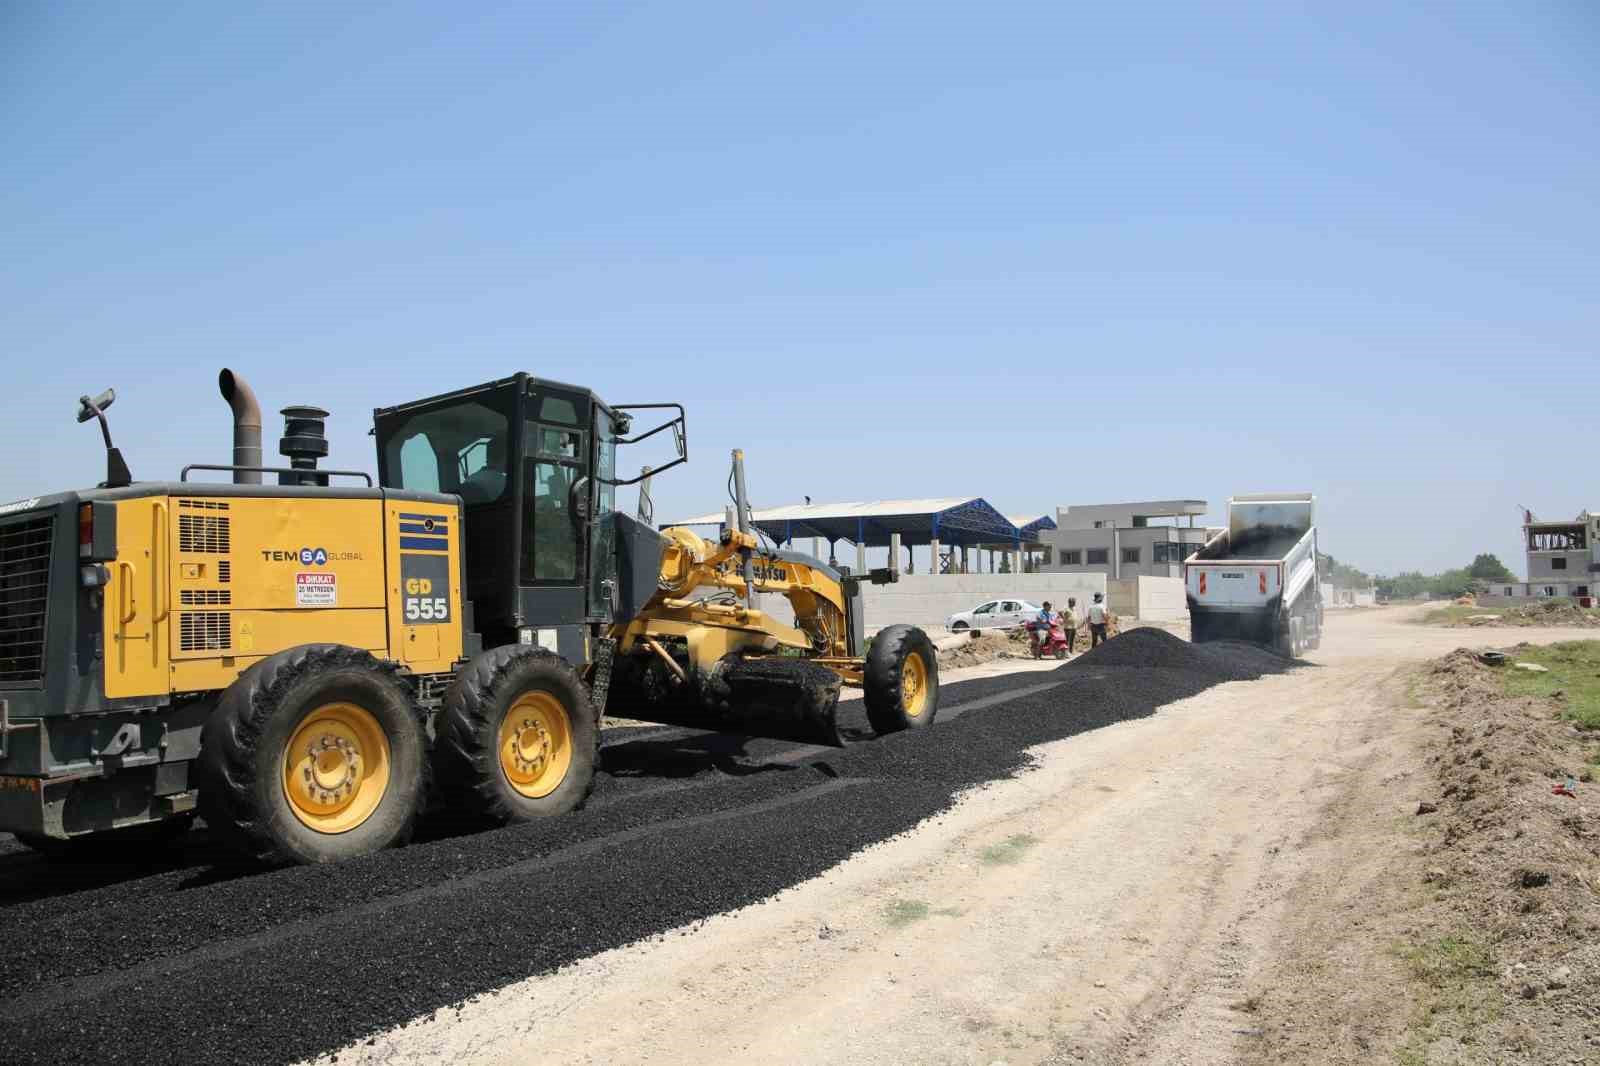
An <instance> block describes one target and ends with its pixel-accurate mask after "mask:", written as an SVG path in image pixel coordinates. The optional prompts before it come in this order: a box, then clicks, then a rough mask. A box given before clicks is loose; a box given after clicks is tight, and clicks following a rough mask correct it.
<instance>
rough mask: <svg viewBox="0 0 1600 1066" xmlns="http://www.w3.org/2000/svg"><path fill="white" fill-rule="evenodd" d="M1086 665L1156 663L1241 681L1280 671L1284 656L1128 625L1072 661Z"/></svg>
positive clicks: (1216, 678) (1250, 646)
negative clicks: (1193, 639) (1199, 642)
mask: <svg viewBox="0 0 1600 1066" xmlns="http://www.w3.org/2000/svg"><path fill="white" fill-rule="evenodd" d="M1072 665H1073V666H1074V667H1076V668H1080V669H1082V668H1087V667H1110V666H1130V667H1159V668H1163V669H1168V670H1181V671H1186V672H1189V673H1193V674H1195V675H1197V676H1200V677H1204V678H1206V679H1208V680H1209V681H1212V682H1218V681H1245V680H1249V679H1251V678H1257V677H1260V676H1261V675H1262V674H1275V673H1280V672H1281V671H1283V670H1284V669H1286V668H1287V667H1288V665H1289V663H1288V660H1286V659H1284V658H1283V657H1282V656H1280V655H1278V654H1276V653H1275V652H1271V651H1268V650H1267V649H1265V648H1262V647H1259V646H1257V645H1255V644H1246V643H1243V642H1240V641H1232V640H1219V641H1213V642H1210V643H1206V644H1190V643H1189V642H1188V641H1186V640H1183V639H1181V638H1179V637H1175V636H1173V635H1172V634H1171V633H1168V632H1167V631H1166V630H1164V629H1155V628H1151V627H1141V628H1139V629H1130V630H1128V631H1127V632H1126V633H1123V634H1122V635H1121V636H1119V637H1117V638H1115V639H1114V640H1108V641H1106V642H1105V643H1104V644H1102V645H1100V646H1099V647H1098V648H1095V649H1094V650H1093V651H1090V652H1088V653H1087V654H1085V655H1083V656H1082V657H1081V658H1079V659H1078V660H1077V661H1076V662H1075V663H1073V664H1072Z"/></svg>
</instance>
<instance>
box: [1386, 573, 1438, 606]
mask: <svg viewBox="0 0 1600 1066" xmlns="http://www.w3.org/2000/svg"><path fill="white" fill-rule="evenodd" d="M1432 581H1433V579H1432V578H1430V577H1428V576H1427V575H1426V574H1424V573H1422V572H1421V571H1420V570H1406V571H1404V572H1402V573H1398V574H1395V575H1394V576H1393V577H1379V578H1378V595H1380V596H1382V597H1383V598H1384V599H1388V600H1413V599H1418V598H1420V597H1422V596H1426V595H1427V594H1428V593H1429V592H1430V591H1431V589H1430V588H1429V585H1430V584H1431V582H1432Z"/></svg>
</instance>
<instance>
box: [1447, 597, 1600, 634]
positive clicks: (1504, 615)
mask: <svg viewBox="0 0 1600 1066" xmlns="http://www.w3.org/2000/svg"><path fill="white" fill-rule="evenodd" d="M1419 621H1421V622H1422V623H1423V624H1424V625H1430V626H1455V627H1460V628H1467V629H1483V628H1488V629H1499V628H1524V627H1528V626H1578V627H1583V628H1593V627H1600V608H1595V607H1579V606H1578V605H1577V604H1575V603H1573V602H1572V601H1571V600H1560V599H1557V600H1542V601H1540V602H1538V603H1530V604H1526V605H1524V606H1521V607H1478V606H1475V605H1468V606H1455V607H1440V608H1437V609H1435V610H1432V611H1428V612H1427V613H1426V614H1424V615H1422V616H1421V618H1420V619H1419Z"/></svg>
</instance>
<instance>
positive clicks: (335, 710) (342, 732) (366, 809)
mask: <svg viewBox="0 0 1600 1066" xmlns="http://www.w3.org/2000/svg"><path fill="white" fill-rule="evenodd" d="M389 773H390V768H389V738H388V737H386V736H384V735H383V727H382V726H380V725H379V724H378V720H377V719H376V718H374V717H373V716H372V713H371V712H370V711H368V710H366V709H365V708H363V707H357V706H356V705H355V704H353V703H328V704H324V705H323V706H321V707H318V708H317V709H316V710H314V711H312V712H311V713H310V714H308V715H306V718H305V721H303V722H301V723H300V728H298V729H296V730H295V732H294V736H293V737H292V738H290V740H289V747H288V750H287V751H285V752H284V755H283V794H284V796H285V797H286V798H287V799H288V800H289V810H290V811H292V812H293V813H294V816H295V817H296V818H298V819H299V820H300V823H301V824H302V825H305V826H307V827H308V828H311V829H315V830H316V831H317V832H319V833H348V832H349V831H350V830H352V829H354V828H356V827H357V826H359V825H361V824H362V823H363V822H365V821H366V820H367V819H368V818H370V817H372V812H373V811H375V810H377V809H378V804H379V803H381V802H383V795H384V793H385V792H387V791H389Z"/></svg>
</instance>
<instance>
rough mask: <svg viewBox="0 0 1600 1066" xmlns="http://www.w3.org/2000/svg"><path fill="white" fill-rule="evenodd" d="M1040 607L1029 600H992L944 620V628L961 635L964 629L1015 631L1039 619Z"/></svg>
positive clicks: (958, 612)
mask: <svg viewBox="0 0 1600 1066" xmlns="http://www.w3.org/2000/svg"><path fill="white" fill-rule="evenodd" d="M1038 614H1039V607H1038V605H1037V604H1032V603H1029V602H1028V601H1027V600H990V601H989V602H988V603H983V604H979V605H978V606H976V607H974V608H973V609H972V610H970V611H957V612H956V613H955V614H953V615H951V616H950V617H949V618H946V619H945V620H944V627H945V628H946V629H948V630H950V631H951V632H954V633H959V632H961V631H962V630H964V629H1015V628H1016V627H1017V626H1020V625H1022V624H1023V623H1024V622H1031V621H1033V620H1034V618H1036V617H1038Z"/></svg>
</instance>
